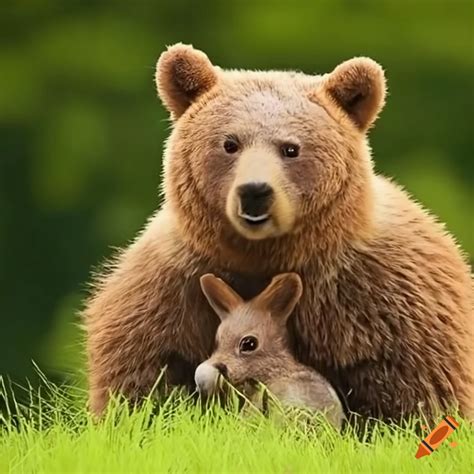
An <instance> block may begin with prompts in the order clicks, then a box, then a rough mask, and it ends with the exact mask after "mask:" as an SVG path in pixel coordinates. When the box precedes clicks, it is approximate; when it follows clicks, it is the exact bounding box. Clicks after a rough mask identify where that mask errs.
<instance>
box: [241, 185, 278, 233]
mask: <svg viewBox="0 0 474 474" xmlns="http://www.w3.org/2000/svg"><path fill="white" fill-rule="evenodd" d="M273 194H274V192H273V188H272V187H271V186H270V185H268V184H267V183H247V184H243V185H240V186H239V187H238V188H237V195H238V197H239V200H240V206H239V211H240V212H239V215H240V217H242V218H244V219H245V220H246V221H247V222H248V223H250V224H260V223H263V222H264V221H266V220H267V219H268V217H269V215H268V211H269V209H270V207H271V205H272V201H273Z"/></svg>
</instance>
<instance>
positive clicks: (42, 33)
mask: <svg viewBox="0 0 474 474" xmlns="http://www.w3.org/2000/svg"><path fill="white" fill-rule="evenodd" d="M99 3H100V2H93V1H86V0H83V1H70V2H64V1H62V0H50V1H34V0H31V1H26V0H25V1H21V2H13V1H9V0H7V1H6V2H2V6H0V38H1V39H0V41H1V43H0V130H1V131H0V374H3V375H8V376H9V377H11V378H12V379H13V380H15V381H18V382H19V383H23V381H24V380H25V378H27V377H28V378H29V379H32V380H34V378H35V376H34V366H33V363H32V361H35V362H36V363H37V364H38V365H39V367H40V368H41V369H42V370H43V371H44V372H45V373H46V375H47V376H48V377H49V378H51V379H53V380H63V379H65V378H66V379H69V380H74V381H77V380H79V381H80V380H81V379H82V378H83V374H84V358H83V355H82V354H83V349H82V338H83V335H82V333H81V331H80V329H79V328H78V325H77V324H78V322H79V318H78V310H79V309H80V307H81V301H82V300H83V298H84V296H85V294H86V293H87V282H88V281H89V279H90V274H91V271H92V270H93V268H94V266H95V265H97V264H99V263H100V262H102V261H103V260H104V259H105V258H106V257H107V256H109V255H110V254H111V253H112V251H113V248H114V247H117V246H118V247H120V246H123V245H126V244H127V242H129V241H130V239H132V238H133V236H134V235H135V233H136V232H137V231H138V230H139V229H140V228H141V227H142V225H143V224H144V222H145V220H146V218H147V217H148V216H149V215H150V213H151V212H152V211H153V210H154V209H155V208H156V207H157V205H158V204H159V202H158V186H159V175H160V169H161V156H162V147H163V140H164V139H165V137H166V136H167V134H168V128H169V124H168V122H167V116H166V113H165V110H164V109H163V107H162V106H161V104H160V102H159V101H158V99H157V98H156V92H155V86H154V83H153V74H154V66H155V63H156V59H157V57H158V56H159V54H160V52H161V51H163V49H164V48H165V46H166V45H169V44H172V43H174V42H177V41H182V42H186V43H192V44H193V45H194V46H195V47H198V48H201V49H203V50H205V51H206V52H207V53H208V55H209V57H210V58H211V59H212V61H213V62H214V63H215V64H218V65H220V66H222V67H237V68H261V69H264V68H293V69H295V68H296V69H300V70H303V71H305V72H308V73H322V72H328V71H330V70H332V68H333V67H335V66H336V65H337V64H338V63H339V62H341V61H343V60H345V59H347V58H350V57H352V56H355V55H367V56H371V57H373V58H374V59H376V60H377V61H379V62H380V63H381V64H382V65H383V66H384V67H385V69H386V72H387V76H388V83H389V88H390V96H389V99H388V103H387V106H386V108H385V110H384V112H383V114H382V116H381V119H380V120H379V122H378V123H377V126H376V128H375V129H374V130H373V131H372V133H371V141H372V146H373V150H374V156H375V158H376V166H377V168H378V169H379V170H380V171H381V172H383V173H386V174H389V175H391V176H394V177H395V178H396V179H397V180H398V181H399V182H400V183H403V184H404V185H405V186H406V188H407V189H408V190H409V191H410V192H411V193H412V194H413V195H414V196H415V197H416V198H417V199H418V200H419V201H421V202H422V203H423V204H425V205H426V206H427V207H429V208H431V209H432V210H433V211H434V212H436V213H437V214H438V215H439V216H440V218H441V219H442V220H443V221H445V222H446V223H447V227H448V229H449V230H450V231H452V232H453V233H454V234H455V235H456V236H457V238H458V240H459V242H460V244H461V245H462V246H463V248H464V250H465V251H466V252H467V253H468V255H473V253H474V235H473V232H472V231H473V227H472V222H473V221H472V210H471V209H472V208H471V206H472V202H473V197H474V195H473V191H472V184H473V174H474V161H473V127H472V123H473V122H472V117H473V111H474V110H473V109H474V107H473V105H474V102H473V78H474V76H473V67H474V52H473V47H474V41H473V24H474V23H473V7H472V3H471V2H470V1H461V0H450V1H447V0H446V1H436V0H433V1H429V0H419V1H403V0H398V1H383V0H373V1H368V0H367V1H364V0H358V1H357V0H345V1H343V0H332V1H323V2H321V1H312V0H307V1H305V2H298V1H295V2H289V1H282V2H278V1H277V2H272V3H270V2H264V3H259V2H258V1H251V0H248V1H234V2H228V1H226V2H224V1H219V0H200V1H199V2H197V1H193V0H189V1H188V0H172V1H154V2H152V1H151V0H150V1H147V2H143V3H141V2H131V1H114V2H102V4H100V5H99ZM79 383H80V382H79Z"/></svg>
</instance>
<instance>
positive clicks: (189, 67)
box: [155, 43, 217, 120]
mask: <svg viewBox="0 0 474 474" xmlns="http://www.w3.org/2000/svg"><path fill="white" fill-rule="evenodd" d="M155 80H156V87H157V89H158V95H159V96H160V97H161V100H162V101H163V104H164V105H165V107H166V108H167V109H168V111H169V112H170V113H171V116H172V118H173V119H175V120H176V119H178V118H179V117H180V116H181V115H182V114H183V113H184V111H185V110H186V109H187V108H188V107H189V106H190V105H191V104H192V103H193V102H194V101H195V100H196V99H197V98H198V97H199V96H200V95H201V94H203V93H204V92H207V91H208V90H209V89H211V87H213V86H214V85H215V84H216V83H217V73H216V68H214V66H213V65H212V64H211V61H209V58H208V57H207V56H206V55H205V54H204V53H203V52H202V51H199V50H197V49H194V48H193V47H192V46H188V45H184V44H181V43H178V44H175V45H173V46H170V47H169V48H168V50H167V51H165V52H163V53H162V54H161V56H160V58H159V59H158V63H157V65H156V75H155Z"/></svg>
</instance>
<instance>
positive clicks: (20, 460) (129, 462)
mask: <svg viewBox="0 0 474 474" xmlns="http://www.w3.org/2000/svg"><path fill="white" fill-rule="evenodd" d="M0 386H1V385H0ZM1 390H3V395H4V398H5V393H6V391H5V388H3V389H2V388H0V391H1ZM0 395H1V393H0ZM30 398H31V400H30V402H29V403H26V404H24V405H23V406H18V404H17V403H16V402H15V400H14V399H13V398H12V397H8V404H7V409H6V411H5V414H4V415H3V416H2V419H1V420H0V430H1V431H0V473H2V474H3V473H35V474H36V473H39V474H41V473H45V474H50V473H62V474H64V473H109V472H110V473H112V472H113V473H127V474H129V473H140V474H142V473H161V472H178V473H181V472H183V473H184V472H185V473H227V472H228V473H231V472H236V473H246V472H249V473H266V472H268V473H282V474H291V473H299V472H301V473H324V474H331V473H397V474H404V473H417V474H419V473H424V472H426V473H439V474H441V473H443V474H446V473H456V474H471V473H474V459H473V455H474V431H473V429H472V427H470V426H469V425H468V423H467V422H463V421H462V420H461V426H460V427H459V429H458V430H456V432H455V433H453V434H452V436H451V437H450V438H449V440H448V441H447V442H445V443H444V444H443V445H441V447H440V448H439V449H438V450H437V451H435V452H434V453H433V454H432V455H431V456H426V457H424V458H421V459H415V457H414V455H415V452H416V450H417V447H418V444H419V437H418V436H417V435H416V434H415V432H414V430H413V429H410V428H405V429H401V428H394V427H389V426H387V425H382V424H380V425H378V426H377V427H376V428H375V429H374V430H373V431H372V432H371V434H370V435H367V436H366V437H365V439H364V438H363V439H357V438H356V437H355V436H354V435H353V434H351V433H349V432H347V433H345V434H339V433H336V432H334V431H333V430H332V429H331V428H330V427H328V426H324V427H320V428H319V429H318V431H317V432H315V431H314V430H313V431H311V430H309V429H308V428H307V427H304V426H302V425H301V424H298V423H297V422H295V421H294V420H293V418H291V419H289V418H288V419H285V420H281V419H279V421H278V422H275V421H274V420H272V419H269V418H266V417H264V416H263V415H260V414H258V413H254V414H253V415H249V414H247V415H245V416H243V415H242V414H241V413H239V411H238V410H236V409H226V410H224V409H222V408H218V407H213V408H212V409H208V410H206V411H203V410H202V408H200V407H198V406H196V404H195V403H191V402H190V401H189V400H186V399H184V398H183V397H179V396H174V397H170V398H169V399H168V400H166V401H165V402H164V403H163V404H162V405H161V409H160V410H159V412H157V411H156V410H154V409H153V407H152V404H151V403H147V404H145V406H144V407H143V408H141V409H140V410H138V411H135V412H130V411H129V410H127V409H126V408H125V406H124V405H123V404H119V403H116V404H115V405H114V406H112V407H111V409H110V410H109V411H108V413H107V416H106V417H105V419H104V420H103V421H102V422H101V423H99V424H97V423H94V421H93V420H92V419H91V417H90V416H89V415H88V414H87V410H86V409H85V408H84V407H85V402H84V394H83V393H80V392H77V393H76V392H73V391H71V390H70V389H68V390H61V389H58V388H54V390H53V391H52V392H51V390H50V393H49V394H43V393H42V392H39V393H35V394H32V393H30ZM46 400H49V401H46ZM15 412H16V413H18V412H20V413H21V415H20V416H14V415H13V413H15ZM282 421H284V423H282ZM453 441H455V442H456V443H457V446H456V447H450V446H449V444H450V442H453Z"/></svg>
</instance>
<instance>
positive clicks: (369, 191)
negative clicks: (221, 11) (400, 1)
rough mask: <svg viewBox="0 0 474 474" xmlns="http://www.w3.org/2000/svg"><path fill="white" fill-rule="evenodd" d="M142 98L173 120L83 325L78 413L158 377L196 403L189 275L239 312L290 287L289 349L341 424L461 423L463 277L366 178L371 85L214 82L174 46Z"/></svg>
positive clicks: (469, 351) (413, 209)
mask: <svg viewBox="0 0 474 474" xmlns="http://www.w3.org/2000/svg"><path fill="white" fill-rule="evenodd" d="M156 82H157V87H158V92H159V95H160V96H161V99H162V101H163V103H164V105H165V106H166V107H167V108H168V110H169V112H170V114H171V118H172V121H173V129H172V132H171V135H170V137H169V140H168V141H167V145H166V151H165V155H164V176H163V178H164V179H163V188H164V202H163V204H162V206H161V208H160V209H159V210H158V212H157V213H156V214H155V215H154V216H153V217H152V218H151V219H150V221H149V222H148V224H147V225H146V227H145V229H144V230H143V232H142V233H141V234H140V235H139V236H138V238H137V239H136V240H135V241H134V243H132V244H131V245H130V246H129V247H128V248H127V249H126V250H124V251H123V252H122V253H120V255H118V256H117V257H116V259H115V260H114V261H113V263H112V264H111V265H110V266H109V267H108V269H107V270H106V271H105V272H104V274H103V275H102V276H101V277H99V278H98V279H97V281H96V284H95V285H96V286H95V291H94V292H93V294H92V296H91V297H90V300H89V301H88V303H87V307H86V308H85V321H86V329H87V346H88V357H89V382H90V405H91V409H92V410H93V412H95V413H97V414H100V413H101V412H102V411H103V409H104V407H105V406H106V403H107V400H108V397H109V394H110V393H121V394H123V395H125V396H126V397H128V398H129V399H131V400H138V399H140V398H141V397H142V396H144V395H146V394H147V393H148V391H149V390H150V389H151V388H152V386H153V385H154V383H155V381H156V378H157V376H158V374H159V373H160V370H161V369H162V368H163V367H166V368H167V381H168V383H170V384H178V385H187V386H189V387H192V388H194V383H193V375H194V371H195V369H196V367H197V366H198V365H199V363H200V362H202V361H204V360H205V359H206V358H208V357H209V356H210V354H211V353H212V350H213V342H214V336H215V332H216V328H217V326H218V322H219V321H218V317H217V316H216V315H215V314H214V312H213V311H212V309H211V308H210V306H209V304H208V302H207V301H206V299H205V297H204V295H203V294H202V293H201V291H200V285H199V278H200V276H202V275H203V274H205V273H214V274H215V275H217V276H219V277H220V278H222V279H223V280H224V281H225V282H226V283H228V284H229V285H231V286H232V287H233V288H234V289H235V290H236V291H237V293H239V294H240V295H242V296H243V298H244V299H246V300H247V299H251V298H252V297H254V296H256V295H257V294H258V293H260V292H261V291H262V290H263V289H264V288H265V287H266V286H267V285H268V284H269V283H270V281H271V279H272V277H273V276H275V275H276V274H278V273H283V272H296V273H299V274H300V275H301V278H302V280H303V284H304V288H305V292H304V295H303V296H302V298H301V300H300V301H299V303H298V304H297V306H296V308H295V310H294V314H293V316H292V317H291V318H290V319H289V321H288V329H289V331H290V334H291V338H292V350H293V351H294V354H295V356H296V357H297V359H298V360H299V361H300V362H301V363H303V364H305V365H308V366H311V367H313V368H314V369H315V370H316V371H318V372H319V373H321V374H322V375H323V376H324V377H325V378H327V379H328V380H329V381H330V382H331V383H332V385H333V386H334V387H335V388H336V389H337V390H338V392H339V393H340V394H341V396H343V397H344V399H345V402H346V404H347V406H348V407H349V409H350V410H351V411H354V412H357V413H360V414H362V415H367V416H373V417H377V418H381V419H392V420H398V419H400V418H401V417H402V416H405V415H410V414H415V413H418V412H419V410H420V409H422V410H423V412H424V413H425V414H427V415H428V416H429V415H432V414H434V413H435V412H437V410H447V409H449V408H451V407H453V406H458V407H459V408H460V409H461V410H462V412H463V413H465V414H471V413H472V412H473V405H474V373H473V367H474V318H473V292H472V288H473V286H472V279H471V274H470V269H469V266H468V264H467V263H466V260H465V258H464V257H463V255H462V253H461V251H460V250H459V248H458V247H457V245H456V243H455V241H454V239H453V238H452V237H451V236H450V235H449V234H448V233H447V232H446V230H445V229H444V227H443V226H442V225H441V224H440V223H438V222H437V220H436V219H435V218H434V217H433V216H431V215H430V214H429V213H428V212H426V211H425V210H424V209H423V208H422V207H421V206H420V205H419V204H417V203H416V202H414V200H412V199H411V198H410V197H409V196H408V194H407V193H406V192H405V191H404V190H403V189H401V188H400V187H399V186H397V185H396V184H395V183H393V182H392V181H390V180H389V179H386V178H384V177H382V176H380V175H378V174H376V173H375V172H374V170H373V164H372V160H371V155H370V147H369V144H368V141H367V131H368V130H369V128H370V127H371V126H372V124H373V123H374V121H375V119H376V118H377V115H378V114H379V112H380V110H381V109H382V107H383V105H384V100H385V78H384V73H383V70H382V68H381V67H380V66H379V65H378V64H377V63H376V62H374V61H373V60H371V59H368V58H354V59H351V60H349V61H346V62H344V63H342V64H341V65H339V66H338V67H336V69H335V70H334V71H333V72H331V73H329V74H325V75H322V76H321V75H315V76H312V75H306V74H303V73H299V72H281V71H266V72H263V71H239V70H223V69H221V68H219V67H217V66H213V65H212V63H211V62H210V61H209V59H208V57H207V56H206V55H205V54H204V53H203V52H201V51H198V50H195V49H193V48H192V47H191V46H186V45H182V44H177V45H174V46H172V47H170V48H169V49H168V50H167V51H166V52H164V53H163V54H162V55H161V57H160V58H159V60H158V64H157V70H156Z"/></svg>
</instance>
